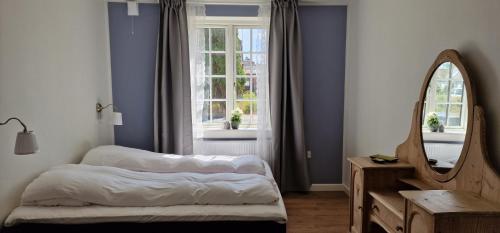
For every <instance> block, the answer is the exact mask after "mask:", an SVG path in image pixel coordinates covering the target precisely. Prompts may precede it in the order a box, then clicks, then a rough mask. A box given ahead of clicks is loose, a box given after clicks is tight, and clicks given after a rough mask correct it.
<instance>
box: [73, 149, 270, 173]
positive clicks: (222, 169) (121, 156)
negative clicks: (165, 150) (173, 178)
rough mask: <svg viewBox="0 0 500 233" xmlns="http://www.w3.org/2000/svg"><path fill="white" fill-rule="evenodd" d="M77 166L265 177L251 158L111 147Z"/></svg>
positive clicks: (261, 164)
mask: <svg viewBox="0 0 500 233" xmlns="http://www.w3.org/2000/svg"><path fill="white" fill-rule="evenodd" d="M81 163H82V164H88V165H95V166H110V167H119V168H123V169H128V170H132V171H145V172H160V173H173V172H196V173H240V174H260V175H264V174H265V173H266V170H265V166H264V162H263V161H262V160H261V159H260V158H259V157H256V156H254V155H243V156H225V155H173V154H161V153H154V152H150V151H145V150H139V149H133V148H128V147H122V146H114V145H109V146H99V147H96V148H94V149H92V150H90V151H89V152H88V153H87V154H86V155H85V157H84V158H83V160H82V162H81Z"/></svg>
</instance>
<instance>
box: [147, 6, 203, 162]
mask: <svg viewBox="0 0 500 233" xmlns="http://www.w3.org/2000/svg"><path fill="white" fill-rule="evenodd" d="M160 13H161V15H160V30H159V35H158V50H157V55H156V79H155V101H154V105H155V106H154V127H155V128H154V134H155V135H154V145H155V151H157V152H162V153H173V154H192V153H193V137H192V122H191V86H190V76H189V48H188V44H189V41H188V28H187V26H188V24H187V16H186V5H185V0H160Z"/></svg>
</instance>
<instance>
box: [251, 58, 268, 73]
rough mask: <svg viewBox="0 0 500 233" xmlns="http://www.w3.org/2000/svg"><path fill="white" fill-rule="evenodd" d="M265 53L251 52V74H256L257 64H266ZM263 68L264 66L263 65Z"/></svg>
mask: <svg viewBox="0 0 500 233" xmlns="http://www.w3.org/2000/svg"><path fill="white" fill-rule="evenodd" d="M266 65H267V61H266V55H264V54H252V62H251V71H252V74H254V75H256V74H257V66H266ZM264 68H265V67H264Z"/></svg>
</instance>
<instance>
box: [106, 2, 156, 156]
mask: <svg viewBox="0 0 500 233" xmlns="http://www.w3.org/2000/svg"><path fill="white" fill-rule="evenodd" d="M108 6H109V8H108V14H109V34H110V41H111V75H112V82H113V85H112V90H113V103H114V104H115V105H116V106H117V107H118V108H119V111H121V112H122V113H123V123H124V125H123V126H115V143H116V144H117V145H124V146H129V147H135V148H141V149H145V150H153V106H154V105H153V100H154V99H153V95H154V92H153V91H154V77H155V66H156V63H155V59H156V58H155V53H156V40H157V34H158V22H159V16H160V11H159V8H158V5H156V4H140V9H139V11H140V16H138V17H129V16H127V5H126V4H124V3H109V5H108ZM132 32H133V34H132Z"/></svg>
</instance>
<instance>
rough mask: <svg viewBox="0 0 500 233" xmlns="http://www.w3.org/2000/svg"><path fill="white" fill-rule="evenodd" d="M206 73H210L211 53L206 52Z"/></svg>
mask: <svg viewBox="0 0 500 233" xmlns="http://www.w3.org/2000/svg"><path fill="white" fill-rule="evenodd" d="M205 74H206V75H210V74H211V73H210V54H208V53H205Z"/></svg>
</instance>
